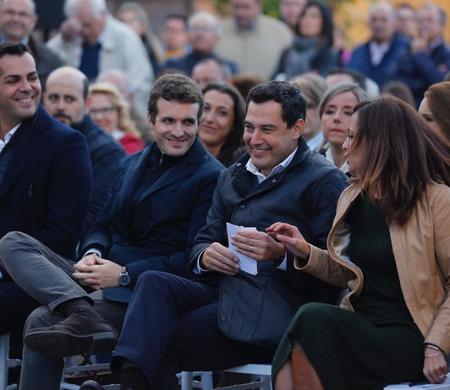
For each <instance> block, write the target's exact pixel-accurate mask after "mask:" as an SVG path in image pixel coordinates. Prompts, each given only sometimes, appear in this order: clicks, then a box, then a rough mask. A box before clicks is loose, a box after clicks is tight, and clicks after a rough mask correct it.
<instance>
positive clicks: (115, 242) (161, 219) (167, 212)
mask: <svg viewBox="0 0 450 390" xmlns="http://www.w3.org/2000/svg"><path fill="white" fill-rule="evenodd" d="M155 148H156V146H155V144H151V145H149V146H148V147H147V148H145V149H144V150H143V151H142V152H139V153H137V154H135V155H132V156H130V157H127V158H126V159H125V160H124V165H125V167H124V170H123V172H122V176H121V178H119V179H118V183H117V185H116V188H115V189H114V190H113V193H112V196H111V198H110V200H109V202H108V204H107V205H106V207H105V209H104V211H103V212H102V213H101V216H100V217H99V219H98V220H97V223H96V224H95V225H94V227H93V228H92V229H91V231H90V232H89V233H88V234H87V235H86V238H85V239H84V240H83V242H82V245H81V251H80V253H81V254H84V253H85V252H86V251H87V250H88V249H89V248H97V249H99V250H100V251H101V252H102V256H103V257H104V258H107V259H109V260H111V261H114V262H115V263H118V264H121V265H126V266H127V270H128V272H129V274H130V277H131V284H130V286H129V287H115V288H110V289H105V290H104V294H103V295H104V298H106V299H110V300H113V301H121V302H128V301H129V299H130V296H131V289H132V288H133V286H134V284H135V283H136V281H137V278H138V277H139V275H140V274H141V273H142V272H144V271H146V270H157V271H164V272H171V273H174V274H178V275H186V270H187V264H188V262H189V253H190V250H191V247H192V245H193V242H194V238H195V235H196V234H197V232H198V230H199V229H200V228H201V227H202V226H203V225H204V223H205V219H206V214H207V211H208V209H209V206H210V205H211V201H212V196H213V192H214V189H215V187H216V181H217V178H218V176H219V173H220V171H221V170H222V169H223V166H222V165H221V164H220V163H219V162H218V161H217V160H216V159H215V158H214V157H212V156H211V155H210V154H208V153H207V152H206V151H205V149H204V148H203V146H202V145H201V144H200V142H199V141H198V140H196V141H195V143H194V144H193V145H192V147H191V148H190V149H189V151H188V152H187V153H186V154H185V155H184V156H183V157H182V158H180V159H179V160H178V161H177V162H176V163H175V164H174V165H173V166H172V167H170V168H169V169H168V170H167V171H165V172H164V173H163V174H162V175H161V176H160V177H159V178H158V179H157V180H155V181H154V182H153V183H152V184H151V185H150V186H142V181H141V178H142V176H143V175H145V174H146V171H148V170H149V169H150V167H151V164H155V163H154V162H153V161H152V153H153V152H154V150H155ZM132 208H134V209H135V208H138V210H139V213H136V211H135V210H130V209H132Z"/></svg>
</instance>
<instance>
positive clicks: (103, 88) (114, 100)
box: [89, 82, 140, 137]
mask: <svg viewBox="0 0 450 390" xmlns="http://www.w3.org/2000/svg"><path fill="white" fill-rule="evenodd" d="M93 94H102V95H106V96H107V97H108V99H109V100H110V102H111V104H112V105H113V106H114V108H115V109H116V110H117V117H118V122H119V123H118V125H117V127H118V128H119V130H121V131H123V132H124V133H126V134H129V133H131V134H133V135H137V136H139V133H138V131H137V129H136V124H135V123H134V121H133V120H132V119H131V117H130V107H129V105H128V103H127V102H126V100H125V99H124V97H123V96H122V94H121V93H120V91H119V90H118V88H117V87H115V86H114V85H112V84H110V83H106V82H102V83H94V84H91V85H90V86H89V95H93ZM139 137H140V136H139Z"/></svg>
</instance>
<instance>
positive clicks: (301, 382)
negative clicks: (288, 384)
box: [291, 345, 324, 390]
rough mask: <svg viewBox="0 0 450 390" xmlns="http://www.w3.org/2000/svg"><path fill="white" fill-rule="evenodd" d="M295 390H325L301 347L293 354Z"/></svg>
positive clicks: (293, 351) (296, 348)
mask: <svg viewBox="0 0 450 390" xmlns="http://www.w3.org/2000/svg"><path fill="white" fill-rule="evenodd" d="M291 363H292V373H293V380H294V390H324V388H323V386H322V383H321V382H320V379H319V376H318V375H317V372H316V370H315V369H314V367H313V366H312V364H311V362H310V361H309V360H308V357H307V356H306V354H305V352H304V351H303V349H302V348H301V347H300V346H299V345H295V346H294V348H293V349H292V353H291Z"/></svg>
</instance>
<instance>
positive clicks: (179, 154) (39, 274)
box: [0, 75, 223, 390]
mask: <svg viewBox="0 0 450 390" xmlns="http://www.w3.org/2000/svg"><path fill="white" fill-rule="evenodd" d="M202 109H203V100H202V94H201V91H200V89H199V87H198V86H197V85H196V84H195V82H194V81H192V80H191V79H189V78H187V77H184V76H180V75H166V76H163V77H161V78H160V79H158V80H157V82H156V83H155V84H154V87H153V89H152V91H151V94H150V100H149V104H148V112H149V124H150V126H151V128H152V130H153V136H154V139H155V143H153V144H151V145H149V146H148V147H147V148H146V149H144V150H143V151H142V152H140V153H137V154H135V155H132V156H130V157H128V158H127V159H126V160H124V168H123V171H122V173H121V175H120V177H118V178H117V183H116V185H115V188H114V189H113V191H112V196H111V197H110V198H109V201H108V202H107V203H106V206H105V209H104V210H103V212H102V213H101V215H100V217H99V218H98V220H97V222H96V223H95V225H94V227H93V228H92V229H91V231H90V232H89V233H88V234H87V235H86V237H85V238H84V239H83V240H82V242H81V244H80V253H82V254H84V257H83V258H82V259H81V260H80V261H79V262H78V263H76V264H75V265H74V266H72V263H71V262H70V260H67V259H64V258H62V257H60V256H58V255H56V254H55V253H54V252H52V251H50V250H49V249H48V248H46V247H45V246H44V245H42V244H41V243H39V242H38V241H36V240H34V239H32V238H31V237H29V236H27V235H25V234H23V233H19V232H14V233H10V234H8V235H6V236H5V237H4V238H3V239H2V240H1V241H0V261H1V263H2V264H3V266H4V267H5V268H6V269H7V270H8V272H9V273H10V274H11V276H12V277H13V278H14V280H15V281H16V283H17V284H18V285H20V286H21V287H22V288H23V289H24V290H25V291H27V292H28V293H29V294H30V295H32V296H33V297H35V298H36V299H37V300H38V301H39V302H40V303H41V304H42V305H45V306H41V307H40V308H38V309H37V310H36V311H34V312H33V313H32V314H31V315H30V317H29V318H28V320H27V323H26V327H25V332H24V334H25V344H26V346H25V349H24V356H23V365H22V376H21V387H22V388H24V389H33V390H40V389H42V390H52V389H55V390H56V389H59V384H60V380H61V370H62V367H63V361H62V359H61V358H62V357H64V356H69V355H74V354H79V353H83V352H92V351H94V350H98V349H109V350H112V347H113V346H114V344H115V335H114V331H113V329H112V328H111V325H113V327H114V328H115V329H116V330H117V331H119V330H120V329H121V326H122V321H123V317H124V316H125V311H126V308H127V303H128V301H129V299H130V296H131V293H132V290H133V288H134V286H135V283H136V280H137V278H138V276H139V275H140V274H141V273H142V272H144V271H145V270H158V271H164V272H170V273H174V274H177V275H185V274H186V270H187V265H188V261H189V252H190V250H191V247H192V245H193V242H194V238H195V235H196V234H197V232H198V230H199V229H200V228H201V227H202V226H203V225H204V223H205V219H206V213H207V210H208V208H209V206H210V205H211V200H212V194H213V191H214V188H215V186H216V181H217V178H218V175H219V173H220V171H221V169H222V168H223V167H222V165H221V164H220V163H219V162H218V161H217V160H216V159H214V158H213V157H212V156H211V155H209V154H208V153H207V152H206V151H205V149H204V148H203V147H202V146H201V144H200V142H199V141H198V139H197V128H198V123H199V119H200V116H201V113H202ZM74 278H75V279H76V280H78V281H79V282H80V284H81V285H84V286H88V287H90V288H91V289H94V290H101V293H102V299H101V300H98V301H96V302H95V306H94V307H92V305H91V304H92V300H91V298H90V297H89V296H88V294H87V293H86V292H85V290H84V289H83V288H82V287H80V285H79V284H78V283H76V282H75V281H74ZM43 373H44V374H43ZM37 378H39V380H38V381H36V379H37Z"/></svg>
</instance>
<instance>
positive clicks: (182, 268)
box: [127, 172, 218, 284]
mask: <svg viewBox="0 0 450 390" xmlns="http://www.w3.org/2000/svg"><path fill="white" fill-rule="evenodd" d="M217 176H218V172H214V173H211V174H209V175H208V176H207V177H205V178H204V179H203V183H202V184H201V185H200V186H199V187H198V191H197V197H196V201H195V202H194V204H193V206H192V212H191V218H190V222H189V227H188V230H187V241H186V248H185V250H184V251H182V252H176V253H174V254H172V255H171V256H153V257H150V258H147V259H144V260H139V261H136V262H132V263H128V264H127V270H128V272H129V274H130V277H131V282H132V284H134V283H136V281H137V278H138V277H139V275H140V274H141V273H142V272H144V271H147V270H155V271H158V270H159V271H165V272H167V270H169V272H171V273H174V274H176V275H181V276H186V272H187V266H188V263H189V253H190V252H191V249H192V247H193V245H194V240H195V237H196V235H197V233H198V231H199V230H200V228H201V227H202V226H204V224H205V219H206V214H207V212H208V209H209V208H210V206H211V200H212V197H213V192H214V189H215V187H216V182H217Z"/></svg>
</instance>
